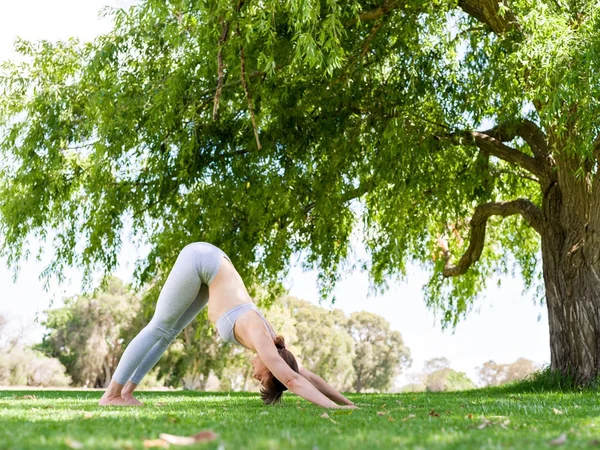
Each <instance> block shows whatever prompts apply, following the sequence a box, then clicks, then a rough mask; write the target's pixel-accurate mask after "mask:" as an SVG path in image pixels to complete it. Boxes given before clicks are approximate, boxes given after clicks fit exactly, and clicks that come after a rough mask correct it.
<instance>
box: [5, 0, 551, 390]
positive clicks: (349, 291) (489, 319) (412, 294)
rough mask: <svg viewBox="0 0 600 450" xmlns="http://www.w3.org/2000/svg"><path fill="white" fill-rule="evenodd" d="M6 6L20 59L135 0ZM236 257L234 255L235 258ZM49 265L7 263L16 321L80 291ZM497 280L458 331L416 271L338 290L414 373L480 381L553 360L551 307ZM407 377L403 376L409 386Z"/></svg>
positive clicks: (90, 33)
mask: <svg viewBox="0 0 600 450" xmlns="http://www.w3.org/2000/svg"><path fill="white" fill-rule="evenodd" d="M1 2H2V3H0V61H2V60H5V59H9V58H11V57H13V56H14V55H13V52H12V45H13V42H14V39H15V37H16V36H19V37H22V38H25V39H29V40H38V39H47V40H57V39H67V38H69V37H79V38H80V39H82V40H90V39H93V37H94V36H96V35H97V34H99V33H102V32H106V31H108V30H109V29H110V28H111V24H110V22H109V21H108V20H107V19H99V18H98V12H99V11H100V9H101V8H102V7H104V6H107V5H108V6H115V7H125V6H128V5H129V4H131V3H133V1H132V0H19V1H18V2H17V1H9V0H1ZM138 256H143V250H136V248H135V246H134V245H133V243H131V242H126V245H125V246H124V248H123V251H122V253H121V256H120V262H121V266H120V268H119V270H118V272H117V275H118V276H120V277H121V278H123V279H124V280H130V279H131V273H132V271H133V262H134V261H135V259H136V257H138ZM231 256H232V257H234V255H231ZM43 268H44V264H42V263H38V262H36V261H30V262H27V263H25V264H23V265H22V267H21V271H20V274H19V277H18V279H17V282H16V283H13V281H12V272H11V271H9V270H8V269H7V268H6V264H5V261H2V260H0V312H1V313H5V314H7V315H8V316H9V317H10V318H12V319H13V320H14V321H15V322H20V323H22V324H28V323H31V322H32V320H33V318H34V316H35V315H36V313H38V312H41V311H43V310H44V309H46V308H47V307H48V305H49V304H50V301H51V300H52V299H54V301H55V303H54V304H55V305H57V304H59V303H60V299H61V298H62V297H63V296H65V295H73V294H75V293H77V292H78V286H79V279H80V273H79V272H78V271H77V270H72V271H70V272H69V274H68V275H69V276H70V277H72V280H73V281H70V282H67V283H65V284H63V285H61V286H59V285H57V284H53V285H51V286H50V289H49V291H47V292H46V291H44V289H43V285H42V282H41V281H39V279H38V276H39V274H40V273H41V271H42V269H43ZM496 281H497V280H493V281H491V282H490V283H489V284H490V286H492V287H490V288H489V289H488V290H487V291H486V292H485V293H484V299H483V300H480V301H479V302H477V303H476V306H475V309H476V310H475V311H473V312H472V313H471V314H470V315H469V316H468V318H467V319H466V320H465V321H463V322H462V323H460V324H459V325H458V327H457V329H456V330H455V331H454V333H452V332H451V331H446V332H443V331H442V330H441V327H440V326H439V324H436V322H435V318H434V315H433V313H432V312H431V311H429V310H427V308H426V307H425V303H424V300H423V293H422V291H421V286H422V285H423V284H425V283H426V282H427V274H425V273H423V272H422V271H420V270H419V269H417V268H411V269H410V273H409V277H408V281H407V282H406V283H401V284H393V285H391V289H390V290H389V291H388V292H387V293H386V294H384V295H381V296H376V297H373V296H371V297H370V296H368V290H369V285H368V279H367V276H366V274H363V273H360V272H356V273H352V274H349V276H348V277H347V278H346V280H344V281H343V282H340V283H339V285H338V287H337V289H336V291H335V295H336V297H337V303H336V305H335V307H337V308H341V309H342V310H344V311H345V312H346V313H351V312H354V311H360V310H367V311H371V312H373V313H377V314H380V315H382V316H384V317H385V318H386V319H387V320H388V321H389V322H390V323H391V325H392V328H393V329H395V330H398V331H400V332H401V333H402V336H403V338H404V341H405V343H406V345H408V347H409V348H410V350H411V353H412V358H413V366H412V368H410V369H409V372H418V371H420V370H421V368H422V366H423V362H424V361H426V360H427V359H431V358H433V357H437V356H445V357H446V358H448V359H449V360H450V362H451V367H452V368H454V369H456V370H459V371H464V372H466V373H467V374H468V375H469V377H471V379H473V380H474V381H477V377H476V370H475V369H476V367H477V366H480V365H481V364H483V363H484V362H485V361H488V360H490V359H493V360H495V361H496V362H499V363H510V362H513V361H515V360H516V359H517V358H519V357H526V358H529V359H531V360H533V361H535V362H537V363H540V364H543V363H548V362H549V359H550V351H549V343H548V342H549V333H548V318H547V312H546V309H545V307H544V306H539V305H534V303H533V300H532V296H531V295H528V294H525V295H524V294H523V293H522V291H523V285H522V283H521V282H520V280H515V279H511V278H503V279H502V287H501V288H498V287H496ZM288 286H289V287H290V294H291V295H295V296H297V297H300V298H303V299H305V300H309V301H312V302H314V303H316V302H317V299H318V294H317V288H316V273H314V272H303V271H302V269H301V268H300V267H297V266H294V267H293V268H292V270H291V272H290V276H289V279H288ZM41 333H42V330H41V329H40V328H39V327H38V328H36V327H35V326H34V327H32V328H31V330H30V333H29V336H30V339H31V340H35V339H39V337H40V336H41ZM403 382H404V380H400V383H401V384H402V383H403Z"/></svg>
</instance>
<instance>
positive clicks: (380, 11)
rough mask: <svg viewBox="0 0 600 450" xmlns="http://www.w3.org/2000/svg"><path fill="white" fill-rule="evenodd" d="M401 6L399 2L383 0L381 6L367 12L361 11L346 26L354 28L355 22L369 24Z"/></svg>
mask: <svg viewBox="0 0 600 450" xmlns="http://www.w3.org/2000/svg"><path fill="white" fill-rule="evenodd" d="M400 5H401V2H400V1H399V0H385V1H384V2H383V5H381V6H378V7H377V8H374V9H371V10H369V11H363V12H362V13H360V14H359V15H358V17H356V18H354V19H352V20H351V21H350V22H349V23H348V26H350V27H351V26H354V25H356V23H357V22H369V21H372V20H377V19H379V18H380V17H382V16H384V15H386V14H388V13H390V12H391V11H393V10H394V9H396V8H398V7H399V6H400Z"/></svg>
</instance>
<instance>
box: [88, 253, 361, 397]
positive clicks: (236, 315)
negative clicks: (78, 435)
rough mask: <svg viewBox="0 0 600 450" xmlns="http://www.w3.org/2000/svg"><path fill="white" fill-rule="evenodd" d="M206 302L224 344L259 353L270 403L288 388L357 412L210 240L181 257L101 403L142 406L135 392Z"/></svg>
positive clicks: (257, 372) (259, 375)
mask: <svg viewBox="0 0 600 450" xmlns="http://www.w3.org/2000/svg"><path fill="white" fill-rule="evenodd" d="M209 287H210V292H209ZM209 293H210V296H209ZM206 304H208V318H209V319H210V321H211V322H212V323H213V324H215V326H216V328H217V331H218V332H219V335H220V336H221V338H222V339H223V340H225V341H227V342H231V343H236V344H239V345H242V346H244V347H246V348H248V349H250V350H253V351H255V352H256V353H257V355H258V356H256V357H255V358H254V359H253V360H252V366H253V367H254V378H255V379H256V380H258V381H259V382H260V383H261V385H262V389H261V397H262V399H263V401H264V402H265V403H266V404H273V403H276V402H277V401H279V399H280V398H281V395H282V394H283V391H285V390H287V389H289V390H290V391H292V392H293V393H295V394H297V395H299V396H301V397H303V398H305V399H306V400H308V401H310V402H312V403H314V404H316V405H319V406H323V407H325V408H355V406H354V404H353V403H352V402H351V401H350V400H348V399H347V398H346V397H344V396H343V395H342V394H340V393H339V392H338V391H336V390H335V389H334V388H332V387H331V386H330V385H329V384H327V383H326V382H325V381H324V380H323V379H322V378H320V377H319V376H317V375H315V374H313V373H312V372H310V371H309V370H307V369H305V368H304V367H301V366H300V365H298V363H297V362H296V359H295V358H294V355H292V354H291V353H290V352H289V351H288V350H286V348H285V343H284V340H283V338H282V337H281V336H277V335H276V334H275V332H274V331H273V329H272V327H271V325H270V324H269V323H268V322H267V320H266V319H265V318H264V316H263V315H262V313H261V312H260V311H259V310H258V309H257V308H256V306H255V305H254V303H253V302H252V299H251V298H250V295H249V294H248V291H247V290H246V287H245V286H244V283H243V281H242V279H241V277H240V275H239V274H238V272H237V270H235V267H233V264H232V263H231V260H230V259H229V257H228V256H227V255H226V254H225V253H224V252H223V251H222V250H220V249H219V248H217V247H215V246H214V245H212V244H208V243H206V242H195V243H193V244H190V245H187V246H186V247H185V248H184V249H183V250H182V251H181V253H180V254H179V256H178V257H177V261H176V262H175V265H174V266H173V269H171V272H170V273H169V276H168V277H167V281H166V282H165V285H164V286H163V288H162V290H161V292H160V295H159V297H158V301H157V303H156V311H155V313H154V317H152V320H151V321H150V323H148V325H146V327H145V328H144V329H143V330H142V331H140V333H139V334H138V335H137V336H136V337H135V338H134V339H133V340H132V341H131V343H130V344H129V345H128V346H127V348H126V349H125V352H124V353H123V356H122V357H121V360H120V361H119V365H118V366H117V369H116V370H115V373H114V374H113V378H112V380H111V382H110V385H109V386H108V389H107V390H106V392H105V393H104V395H103V396H102V398H101V399H100V402H99V405H101V406H106V405H129V406H137V405H141V404H142V403H141V402H139V401H138V400H136V399H135V398H134V397H133V391H134V390H135V388H136V387H137V385H138V384H139V383H140V381H141V380H142V378H143V377H144V375H146V373H148V371H149V370H150V369H151V368H152V367H154V365H155V364H156V363H157V362H158V360H159V358H160V357H161V355H162V354H163V353H164V352H165V350H166V349H167V347H168V346H169V345H170V344H171V342H173V340H174V339H175V337H176V336H177V335H178V334H179V333H180V332H181V331H182V330H183V329H184V328H185V327H186V326H187V325H188V324H189V323H190V322H191V321H192V320H193V319H194V317H196V316H197V315H198V313H199V312H200V311H201V310H202V309H203V308H204V307H205V306H206ZM335 402H337V403H340V404H341V405H338V404H336V403H335Z"/></svg>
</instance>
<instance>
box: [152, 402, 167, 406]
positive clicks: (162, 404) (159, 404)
mask: <svg viewBox="0 0 600 450" xmlns="http://www.w3.org/2000/svg"><path fill="white" fill-rule="evenodd" d="M154 406H167V404H166V403H164V402H156V403H155V404H154Z"/></svg>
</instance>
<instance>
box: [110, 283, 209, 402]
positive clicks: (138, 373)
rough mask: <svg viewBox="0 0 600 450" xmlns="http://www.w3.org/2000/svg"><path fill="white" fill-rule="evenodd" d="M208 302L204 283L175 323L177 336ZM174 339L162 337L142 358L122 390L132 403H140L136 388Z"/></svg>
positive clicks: (206, 288) (124, 396) (123, 395)
mask: <svg viewBox="0 0 600 450" xmlns="http://www.w3.org/2000/svg"><path fill="white" fill-rule="evenodd" d="M207 303H208V286H207V285H206V284H203V285H202V286H201V287H200V291H199V292H198V295H197V296H196V298H195V299H194V301H193V302H192V304H191V305H190V306H189V307H188V309H187V310H186V311H185V312H184V313H183V314H182V316H181V317H180V318H179V320H178V321H177V323H176V324H175V326H174V329H175V330H177V333H176V334H175V336H177V335H178V334H179V333H181V332H182V331H183V329H184V328H185V327H187V326H188V325H189V324H190V323H191V322H192V320H194V318H195V317H196V316H197V315H198V313H200V311H202V309H204V307H205V306H206V304H207ZM173 339H174V338H173ZM173 339H171V340H166V339H161V340H160V341H158V342H157V343H156V344H154V347H152V349H151V350H150V351H149V352H148V353H147V354H146V356H145V357H144V359H143V360H142V362H141V363H140V365H139V366H138V367H137V369H136V370H135V373H134V374H133V376H132V377H131V378H130V379H129V381H128V382H127V384H125V387H124V388H123V391H122V392H121V395H122V397H123V398H126V399H128V400H130V401H132V403H139V402H138V401H137V400H135V399H134V398H133V397H132V394H133V391H134V390H135V388H136V387H137V385H138V384H140V382H141V381H142V378H144V376H146V374H147V373H148V372H149V371H150V369H152V368H153V367H154V366H155V365H156V363H157V362H158V360H159V359H160V357H161V356H162V355H163V353H164V352H165V350H166V349H167V348H168V347H169V345H170V344H171V343H172V342H173Z"/></svg>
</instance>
